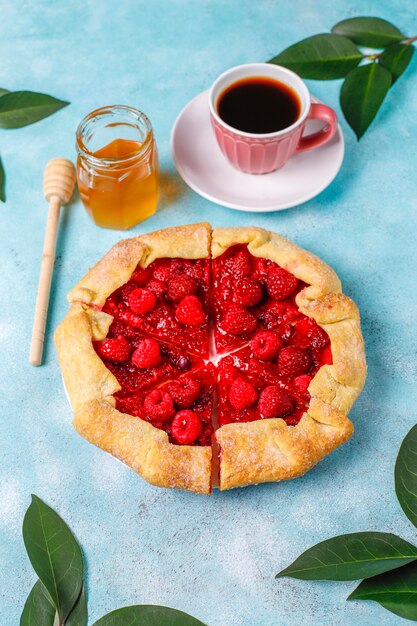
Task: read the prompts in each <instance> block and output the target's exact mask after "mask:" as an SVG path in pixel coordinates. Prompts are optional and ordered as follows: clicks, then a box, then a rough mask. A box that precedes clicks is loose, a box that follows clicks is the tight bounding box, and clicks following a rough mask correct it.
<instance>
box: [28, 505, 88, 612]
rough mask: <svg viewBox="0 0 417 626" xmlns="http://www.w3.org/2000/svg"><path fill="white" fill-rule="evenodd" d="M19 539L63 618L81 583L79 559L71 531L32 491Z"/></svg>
mask: <svg viewBox="0 0 417 626" xmlns="http://www.w3.org/2000/svg"><path fill="white" fill-rule="evenodd" d="M23 540H24V542H25V547H26V551H27V553H28V556H29V559H30V562H31V563H32V566H33V569H34V570H35V572H36V573H37V575H38V577H39V578H40V580H41V581H42V583H43V584H44V585H45V587H46V589H47V591H48V593H49V595H50V596H51V599H52V601H53V603H54V605H55V607H56V610H57V612H58V615H59V617H60V619H61V621H64V620H65V619H66V618H67V616H68V615H69V613H70V612H71V610H72V609H73V607H74V605H75V603H76V602H77V599H78V596H79V595H80V592H81V587H82V583H83V573H84V568H83V559H82V555H81V550H80V547H79V545H78V543H77V541H76V539H75V538H74V535H73V534H72V532H71V530H70V529H69V528H68V526H67V525H66V523H65V522H64V520H63V519H61V517H60V516H59V515H58V514H57V513H55V511H54V510H53V509H51V508H50V507H49V506H48V505H47V504H45V503H44V502H42V500H41V499H40V498H38V497H37V496H34V495H32V502H31V504H30V506H29V508H28V510H27V511H26V514H25V518H24V520H23Z"/></svg>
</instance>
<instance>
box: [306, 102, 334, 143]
mask: <svg viewBox="0 0 417 626" xmlns="http://www.w3.org/2000/svg"><path fill="white" fill-rule="evenodd" d="M307 119H308V120H322V121H323V122H325V123H326V125H325V126H324V127H323V128H322V129H320V130H319V131H317V132H316V133H313V134H312V135H307V137H301V139H300V142H299V144H298V146H297V149H296V152H305V151H306V150H313V149H314V148H318V146H322V145H323V144H325V143H327V142H328V141H330V139H332V138H333V137H334V135H335V133H336V131H337V116H336V113H335V112H334V111H333V109H331V108H330V107H328V106H326V105H325V104H319V103H317V102H312V103H311V106H310V112H309V114H308V117H307Z"/></svg>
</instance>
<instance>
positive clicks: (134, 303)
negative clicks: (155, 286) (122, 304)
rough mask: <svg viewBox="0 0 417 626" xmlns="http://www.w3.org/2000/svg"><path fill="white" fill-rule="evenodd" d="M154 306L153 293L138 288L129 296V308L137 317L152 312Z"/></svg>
mask: <svg viewBox="0 0 417 626" xmlns="http://www.w3.org/2000/svg"><path fill="white" fill-rule="evenodd" d="M155 305H156V298H155V294H154V293H153V291H150V290H149V289H142V288H141V287H138V288H137V289H134V290H133V291H132V292H131V293H130V294H129V307H130V308H131V309H132V311H133V313H136V314H138V315H140V314H142V313H149V311H153V309H154V308H155Z"/></svg>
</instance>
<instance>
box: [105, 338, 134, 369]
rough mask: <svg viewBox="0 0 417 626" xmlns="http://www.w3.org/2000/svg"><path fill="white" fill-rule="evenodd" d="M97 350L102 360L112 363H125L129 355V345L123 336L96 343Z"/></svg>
mask: <svg viewBox="0 0 417 626" xmlns="http://www.w3.org/2000/svg"><path fill="white" fill-rule="evenodd" d="M97 349H98V353H99V355H100V356H101V357H102V358H103V359H107V361H112V362H113V363H125V362H126V361H127V360H128V358H129V355H130V344H129V342H128V340H127V339H126V338H125V337H123V335H119V336H118V337H117V338H115V339H104V341H100V342H98V344H97Z"/></svg>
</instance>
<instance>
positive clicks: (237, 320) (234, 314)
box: [221, 304, 257, 335]
mask: <svg viewBox="0 0 417 626" xmlns="http://www.w3.org/2000/svg"><path fill="white" fill-rule="evenodd" d="M256 324H257V321H256V317H255V316H254V315H252V313H251V312H250V311H248V310H247V309H245V307H243V306H242V305H241V304H231V305H230V307H229V308H228V310H227V313H226V315H225V316H224V318H223V320H222V323H221V326H222V328H223V330H225V331H226V332H228V333H231V334H232V335H244V334H246V333H251V332H253V331H254V330H255V328H256Z"/></svg>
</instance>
